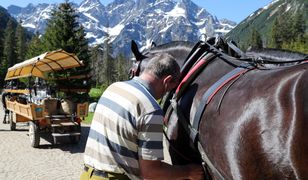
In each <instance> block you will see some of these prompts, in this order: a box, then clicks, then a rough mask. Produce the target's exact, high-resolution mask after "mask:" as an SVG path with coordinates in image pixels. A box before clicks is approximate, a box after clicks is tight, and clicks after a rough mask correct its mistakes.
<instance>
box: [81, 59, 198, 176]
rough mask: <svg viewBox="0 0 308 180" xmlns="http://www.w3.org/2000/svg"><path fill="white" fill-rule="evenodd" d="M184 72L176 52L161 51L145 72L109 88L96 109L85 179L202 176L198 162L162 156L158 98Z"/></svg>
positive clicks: (86, 157)
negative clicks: (177, 162) (167, 160)
mask: <svg viewBox="0 0 308 180" xmlns="http://www.w3.org/2000/svg"><path fill="white" fill-rule="evenodd" d="M144 61H146V60H144ZM143 63H145V62H143ZM179 77H180V67H179V65H178V64H177V62H176V61H175V60H174V59H173V57H171V56H170V55H168V54H159V55H155V56H154V57H152V58H150V59H149V62H148V63H147V65H146V67H145V69H144V71H143V72H142V73H141V75H140V77H135V78H134V79H132V80H130V81H126V82H117V83H114V84H112V85H110V86H109V87H108V88H107V89H106V91H105V92H104V93H103V95H102V97H101V98H100V100H99V102H98V105H97V107H96V110H95V114H94V117H93V121H92V124H91V129H90V132H89V137H88V140H87V144H86V149H85V153H84V162H85V172H84V173H83V174H82V175H81V177H80V179H82V180H83V179H203V170H202V168H201V166H199V165H192V164H191V165H186V166H171V165H169V164H166V163H164V162H162V161H161V160H163V143H162V140H163V132H162V131H163V111H162V109H161V108H160V107H159V105H158V104H157V102H156V99H160V98H161V97H162V96H163V95H164V94H165V93H166V92H168V91H170V90H171V89H173V88H175V87H176V86H177V84H178V83H179Z"/></svg>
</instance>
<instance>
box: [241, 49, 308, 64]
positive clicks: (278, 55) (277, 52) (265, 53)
mask: <svg viewBox="0 0 308 180" xmlns="http://www.w3.org/2000/svg"><path fill="white" fill-rule="evenodd" d="M246 56H248V57H252V58H258V59H267V60H268V59H270V60H274V61H275V60H276V61H292V60H299V59H305V58H307V57H308V54H304V53H300V52H294V51H290V50H282V49H273V48H263V49H251V50H249V51H247V52H246Z"/></svg>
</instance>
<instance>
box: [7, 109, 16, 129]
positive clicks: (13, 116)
mask: <svg viewBox="0 0 308 180" xmlns="http://www.w3.org/2000/svg"><path fill="white" fill-rule="evenodd" d="M9 116H11V117H10V120H9V121H10V130H11V131H15V130H16V114H15V113H13V112H11V113H10V115H9Z"/></svg>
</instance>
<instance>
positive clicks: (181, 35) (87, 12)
mask: <svg viewBox="0 0 308 180" xmlns="http://www.w3.org/2000/svg"><path fill="white" fill-rule="evenodd" d="M55 7H56V4H38V5H36V6H34V5H33V4H29V5H28V6H27V7H25V8H21V7H18V6H9V7H8V12H9V13H10V14H11V15H12V16H14V17H15V18H16V19H18V20H19V19H21V20H22V22H23V26H24V27H27V28H28V29H31V30H32V31H38V32H39V33H44V30H45V28H46V22H47V20H48V19H49V18H50V13H51V11H52V9H53V8H55ZM74 7H75V8H76V10H77V12H78V15H79V21H80V23H81V24H82V25H83V26H84V27H85V30H86V33H87V36H86V37H87V38H88V39H89V42H90V45H95V44H100V43H102V42H104V40H105V39H106V38H107V37H108V38H109V39H110V43H112V46H113V51H114V53H115V54H117V53H120V52H121V53H123V54H124V55H126V56H127V55H129V54H130V41H131V40H135V41H136V42H138V43H139V45H140V46H141V47H143V48H146V47H149V46H150V45H151V43H152V41H154V42H156V43H157V44H161V43H166V42H169V41H174V40H188V41H197V40H198V39H199V38H200V36H202V34H207V36H215V35H224V34H226V33H227V32H229V31H230V30H231V29H232V28H234V27H235V26H236V23H235V22H232V21H229V20H227V19H222V20H218V19H217V18H216V17H215V16H214V15H211V14H210V13H209V12H207V11H206V10H205V9H204V8H201V7H198V6H197V5H196V4H194V3H193V2H192V1H191V0H180V1H174V0H114V1H113V2H111V3H110V4H108V5H106V6H104V5H102V4H101V2H100V1H99V0H84V1H83V2H81V4H80V5H77V4H74Z"/></svg>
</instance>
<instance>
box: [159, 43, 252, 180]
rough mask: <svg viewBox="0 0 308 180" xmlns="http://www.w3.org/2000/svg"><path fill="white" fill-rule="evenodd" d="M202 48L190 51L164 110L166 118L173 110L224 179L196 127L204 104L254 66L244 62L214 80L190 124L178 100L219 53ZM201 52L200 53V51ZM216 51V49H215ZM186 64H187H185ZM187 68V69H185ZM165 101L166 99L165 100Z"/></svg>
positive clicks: (201, 152)
mask: <svg viewBox="0 0 308 180" xmlns="http://www.w3.org/2000/svg"><path fill="white" fill-rule="evenodd" d="M207 47H210V48H213V47H212V46H210V45H208V46H207ZM202 49H203V50H204V47H201V48H199V49H196V50H195V51H196V52H195V53H191V56H194V57H189V58H188V60H187V62H186V63H185V64H184V66H183V67H184V68H182V70H181V73H182V80H181V82H180V84H179V86H178V87H177V89H176V91H175V93H174V94H173V97H172V98H171V99H170V102H171V105H170V106H169V107H168V109H167V111H166V116H165V118H166V119H169V118H170V116H171V114H172V111H174V112H175V113H176V114H177V116H178V118H179V123H180V124H181V125H182V127H183V128H184V130H185V131H186V132H187V134H188V135H189V137H190V139H191V141H192V142H193V143H194V144H195V145H196V148H197V149H198V150H199V152H200V154H201V157H202V160H203V161H204V162H205V164H206V165H207V167H209V168H210V170H211V171H212V173H213V174H215V175H216V176H217V177H219V179H224V177H223V176H222V175H221V173H220V172H219V171H218V170H217V169H216V168H215V166H214V165H213V163H212V162H211V161H210V159H209V158H208V156H207V155H206V153H205V151H204V150H203V147H202V145H201V144H200V142H199V141H198V133H199V131H198V129H199V124H200V121H201V117H202V114H203V112H204V111H205V109H206V106H207V105H208V104H209V103H210V102H211V100H212V99H213V97H214V96H215V94H217V92H219V90H220V89H222V87H224V86H225V85H226V84H228V83H230V82H232V81H233V82H235V81H236V80H237V79H238V78H239V77H240V76H241V75H243V74H245V73H247V72H248V71H250V70H252V69H254V68H255V66H253V65H252V64H251V63H244V64H242V65H240V66H238V67H237V68H235V69H233V70H232V71H230V72H229V73H227V74H225V75H224V76H222V77H221V78H220V79H219V80H218V81H217V82H215V83H214V84H213V85H212V86H211V87H210V88H209V89H208V90H207V91H206V92H205V93H204V94H203V96H202V99H201V100H200V104H199V106H198V107H199V108H198V109H197V112H196V114H195V116H194V118H193V121H192V124H190V121H189V120H188V119H187V118H186V117H185V116H184V114H183V111H182V110H181V107H180V106H179V105H178V101H179V100H180V98H181V97H182V95H183V94H184V92H185V90H186V89H187V87H188V86H189V85H190V84H191V83H192V82H193V81H194V80H195V79H196V77H197V76H198V75H199V74H200V73H201V72H202V71H203V70H204V68H205V67H206V66H207V65H208V64H209V63H210V62H211V61H212V60H214V59H215V58H216V57H218V56H219V55H218V54H217V53H215V52H213V51H211V50H210V49H207V50H208V51H206V52H205V53H204V52H203V53H202V52H201V51H202ZM200 52H201V53H200ZM216 52H217V51H216ZM196 54H199V57H196ZM188 64H190V65H188ZM185 65H188V66H185ZM187 68H189V70H188V71H187ZM183 71H187V72H185V73H184V74H185V76H184V77H183ZM165 102H166V101H165Z"/></svg>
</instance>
